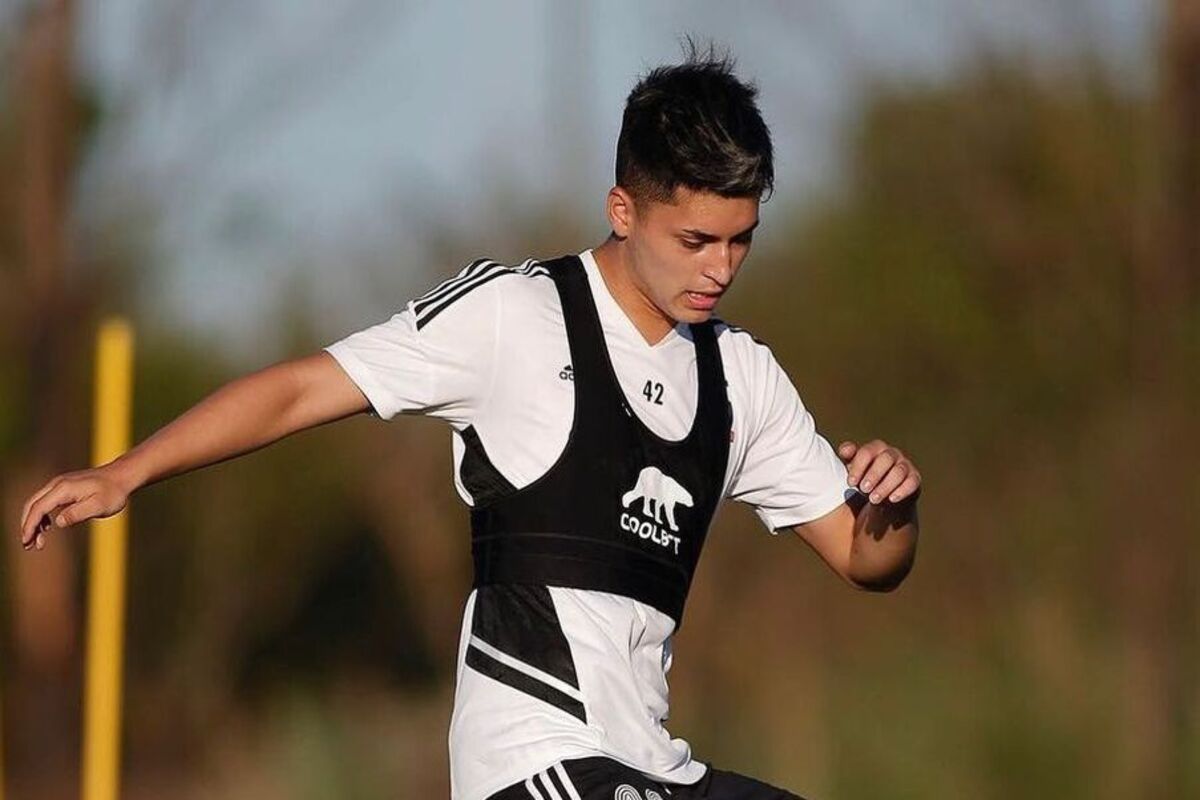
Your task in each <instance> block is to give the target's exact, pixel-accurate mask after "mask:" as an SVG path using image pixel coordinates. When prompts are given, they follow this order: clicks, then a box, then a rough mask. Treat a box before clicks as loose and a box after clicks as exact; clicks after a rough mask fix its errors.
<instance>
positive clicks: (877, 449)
mask: <svg viewBox="0 0 1200 800" xmlns="http://www.w3.org/2000/svg"><path fill="white" fill-rule="evenodd" d="M837 454H838V458H840V459H842V461H844V462H845V463H846V471H847V472H848V473H849V475H848V476H847V478H846V480H847V482H848V483H849V484H850V485H851V486H854V487H857V488H858V490H859V491H860V492H862V493H863V494H868V493H869V497H870V501H871V502H872V503H874V504H876V505H878V504H879V503H882V502H883V500H884V498H887V500H888V502H891V503H899V502H900V501H902V500H904V499H906V498H909V497H912V496H914V495H915V494H916V493H917V492H918V491H919V490H920V488H921V473H919V472H917V468H916V467H915V466H913V463H912V462H911V461H909V460H908V456H906V455H904V453H902V452H900V450H898V449H897V448H895V447H892V446H891V445H890V444H888V443H887V442H885V441H882V440H880V439H875V440H873V441H870V442H867V443H866V444H864V445H862V446H861V447H860V446H859V445H857V444H855V443H854V442H842V443H841V444H839V445H838V447H837ZM860 479H861V480H860Z"/></svg>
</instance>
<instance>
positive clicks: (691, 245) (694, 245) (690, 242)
mask: <svg viewBox="0 0 1200 800" xmlns="http://www.w3.org/2000/svg"><path fill="white" fill-rule="evenodd" d="M679 241H680V243H682V244H683V246H684V247H686V248H687V249H688V250H699V249H700V248H701V247H704V242H697V241H696V240H694V239H680V240H679Z"/></svg>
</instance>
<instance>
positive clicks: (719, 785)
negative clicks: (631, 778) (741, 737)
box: [667, 766, 804, 800]
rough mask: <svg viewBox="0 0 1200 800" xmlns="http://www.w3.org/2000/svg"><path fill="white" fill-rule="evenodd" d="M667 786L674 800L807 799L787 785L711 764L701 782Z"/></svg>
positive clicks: (671, 798) (671, 799)
mask: <svg viewBox="0 0 1200 800" xmlns="http://www.w3.org/2000/svg"><path fill="white" fill-rule="evenodd" d="M667 786H668V787H669V788H670V790H671V794H670V800H804V798H802V797H800V795H798V794H794V793H793V792H789V791H787V790H786V789H780V788H778V787H776V786H771V785H770V784H768V783H763V782H762V781H760V780H755V779H754V778H748V777H746V776H745V775H739V774H737V773H736V772H727V771H725V770H723V769H714V768H713V767H711V766H710V767H709V768H708V772H706V773H704V777H703V778H701V779H700V781H699V782H698V783H694V784H692V785H690V786H679V785H676V784H667Z"/></svg>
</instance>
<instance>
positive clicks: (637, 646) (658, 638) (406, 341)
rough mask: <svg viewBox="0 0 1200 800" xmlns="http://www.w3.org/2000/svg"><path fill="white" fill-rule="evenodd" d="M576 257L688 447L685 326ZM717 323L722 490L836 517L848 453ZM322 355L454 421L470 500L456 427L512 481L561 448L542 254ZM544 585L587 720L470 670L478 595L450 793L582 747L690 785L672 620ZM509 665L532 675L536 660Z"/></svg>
mask: <svg viewBox="0 0 1200 800" xmlns="http://www.w3.org/2000/svg"><path fill="white" fill-rule="evenodd" d="M579 255H580V260H581V261H582V262H583V265H584V269H585V272H586V273H587V277H588V284H589V286H590V288H591V290H592V297H593V300H594V301H595V304H596V309H597V312H598V313H599V317H600V323H601V328H602V330H603V333H604V340H605V345H606V346H607V348H608V351H609V355H610V358H611V361H612V364H613V369H614V371H615V373H616V375H617V378H618V381H619V383H620V386H621V389H622V391H623V392H624V394H625V397H626V398H627V401H628V402H629V406H630V408H631V409H632V410H633V411H634V413H636V414H638V416H639V417H640V418H641V419H642V421H643V422H645V423H646V425H647V426H648V427H649V428H650V429H651V430H652V431H653V432H654V433H656V434H657V435H659V436H660V437H662V438H665V439H682V438H683V437H684V436H686V435H687V432H688V430H689V429H690V428H691V426H692V420H693V417H694V415H695V412H696V403H697V379H696V354H695V349H694V346H693V344H692V341H691V339H690V338H689V336H688V335H687V334H688V330H687V326H686V325H684V324H680V325H677V326H676V327H675V328H674V329H673V330H671V331H670V332H669V333H668V334H667V335H666V336H665V337H664V338H663V339H662V340H660V341H659V342H657V343H656V344H654V345H650V344H648V343H647V342H646V340H645V339H644V338H643V337H642V335H641V333H640V332H639V331H638V330H637V328H636V327H635V326H634V324H633V322H632V321H631V320H630V319H629V318H628V317H627V316H626V315H625V313H624V311H622V310H621V308H620V306H618V305H617V302H616V300H615V299H614V298H613V297H612V295H611V293H610V292H609V291H608V287H607V285H606V283H605V282H604V278H603V276H602V275H601V273H600V270H599V268H598V267H597V265H596V261H595V259H594V258H593V256H592V253H591V251H590V250H586V251H584V252H583V253H580V254H579ZM717 333H718V344H719V348H720V352H721V358H722V363H723V365H724V370H725V377H726V381H727V383H728V395H729V401H730V405H731V407H732V423H733V428H732V441H731V443H730V449H729V463H728V467H727V469H726V474H725V482H724V492H723V494H724V496H725V497H729V498H732V499H733V500H736V501H739V502H744V503H748V504H750V505H751V506H752V507H753V508H754V510H755V512H756V513H757V514H758V516H759V518H760V519H761V520H762V522H763V524H764V525H765V526H766V528H767V530H768V531H771V532H774V531H775V530H777V529H779V528H782V527H786V526H790V525H795V524H799V523H802V522H807V521H809V520H813V519H816V518H818V517H821V516H823V515H825V514H827V513H829V512H830V511H832V510H833V509H834V508H836V507H837V506H838V505H839V504H841V503H842V502H844V500H845V499H846V498H847V497H849V496H850V495H852V494H853V493H854V491H855V490H854V489H852V488H850V487H849V486H848V485H847V483H846V470H845V467H844V466H843V464H842V462H841V460H840V459H839V458H838V457H837V454H836V453H835V452H834V451H833V448H832V447H830V445H829V443H828V442H827V441H826V440H825V439H824V438H823V437H822V436H820V435H819V434H818V433H817V431H816V427H815V424H814V421H813V418H812V415H811V414H810V413H809V412H808V411H807V410H806V409H805V407H804V405H803V403H802V402H801V400H800V397H799V395H798V394H797V392H796V389H795V387H794V386H793V385H792V383H791V381H790V380H789V379H788V376H787V375H786V373H785V372H784V371H783V369H782V368H781V367H780V366H779V364H778V363H777V362H776V361H775V358H774V356H773V354H772V353H771V351H770V349H769V348H768V347H767V346H766V345H764V344H762V343H760V342H758V341H757V340H755V339H754V338H753V337H752V336H751V335H750V334H749V333H747V332H745V331H743V330H741V329H739V328H736V327H730V326H728V325H726V324H725V323H719V324H718V326H717ZM325 349H326V350H327V351H328V352H329V353H330V354H331V355H332V356H333V357H334V358H335V359H336V360H337V361H338V363H339V364H341V366H342V367H343V368H344V369H345V371H346V373H347V374H348V375H349V376H350V378H351V379H352V380H353V381H354V382H355V383H356V384H357V385H358V386H359V388H360V389H361V390H362V392H363V394H364V395H366V397H367V399H368V400H369V401H370V403H371V406H372V408H373V411H374V413H375V414H377V415H378V416H379V417H380V418H381V419H391V418H392V417H393V416H395V415H396V414H405V413H407V414H425V415H430V416H435V417H439V418H441V419H444V420H446V421H447V422H449V423H450V425H451V428H452V429H453V430H454V435H453V449H454V463H455V475H454V477H455V485H456V487H457V489H458V492H459V494H460V495H461V496H462V498H463V500H464V501H465V502H466V503H468V504H471V503H472V498H471V495H470V492H468V491H467V489H466V488H465V487H464V485H463V481H462V478H461V475H460V470H461V465H462V458H463V453H464V446H463V441H462V438H461V437H460V435H459V432H460V431H462V430H464V429H466V428H467V427H468V426H471V427H473V428H474V430H475V432H476V434H477V435H478V436H479V440H480V443H481V444H482V445H483V448H484V450H485V451H486V452H487V455H488V457H489V458H490V460H491V462H492V463H493V464H494V466H495V467H496V468H497V469H498V470H499V471H500V473H502V474H503V475H504V477H505V478H507V479H508V481H509V482H510V483H511V484H512V485H513V486H515V487H516V488H521V487H524V486H526V485H528V484H530V483H532V482H533V481H534V480H536V479H537V478H539V477H540V476H541V475H543V474H544V473H545V472H546V471H547V470H548V469H549V468H550V467H551V466H552V465H553V464H554V462H555V460H556V459H557V458H558V456H559V454H560V453H561V452H562V450H563V448H564V447H565V445H566V442H567V436H568V434H569V432H570V430H571V424H572V415H573V409H574V386H575V384H574V381H573V375H572V373H571V367H570V361H571V356H570V350H569V347H568V345H567V337H566V328H565V325H564V321H563V314H562V307H561V304H560V301H559V297H558V292H557V290H556V288H555V285H554V282H553V280H552V279H551V278H550V277H549V276H548V275H547V274H546V270H545V269H544V268H543V267H541V266H540V265H539V264H538V263H537V262H535V261H527V262H525V263H524V264H523V265H521V266H519V267H505V266H502V265H498V264H495V263H494V262H490V261H483V262H476V263H475V264H473V265H471V266H469V267H467V268H466V269H464V270H463V271H462V272H460V273H459V274H458V275H457V276H455V277H454V278H451V279H450V280H448V281H446V282H444V283H443V284H441V285H439V286H438V287H435V288H434V289H432V290H431V291H430V292H428V293H426V294H425V295H423V296H422V297H420V298H417V299H416V300H414V301H412V302H410V303H409V304H408V305H407V307H406V308H405V309H404V310H403V311H401V312H400V313H398V314H396V315H395V316H393V317H392V318H391V319H389V320H387V321H386V322H383V323H381V324H378V325H375V326H373V327H370V328H367V329H365V330H362V331H359V332H357V333H354V334H351V335H350V336H348V337H346V338H345V339H342V340H341V341H338V342H336V343H334V344H332V345H330V346H329V347H327V348H325ZM550 591H551V596H552V598H553V602H554V605H555V610H556V612H557V614H558V616H559V620H560V623H561V625H562V628H563V631H564V633H565V635H566V637H567V639H568V641H569V642H570V646H571V652H572V654H573V655H574V657H575V660H576V668H577V671H578V673H579V675H578V678H579V684H580V685H579V689H578V693H579V694H580V695H581V697H580V698H579V699H580V700H582V701H583V703H584V705H585V706H586V707H587V708H588V712H589V713H588V721H587V723H586V724H584V723H581V722H580V721H579V720H577V719H574V718H573V717H569V716H568V715H565V714H562V713H559V712H558V711H557V709H553V708H551V707H545V704H544V703H540V701H537V700H536V699H533V698H530V697H529V696H527V695H522V694H521V693H519V692H516V691H514V690H512V689H509V688H508V687H506V686H503V685H501V684H497V683H495V682H494V681H492V680H491V679H490V678H487V677H485V676H482V675H480V674H478V673H476V672H475V671H474V670H472V669H470V668H468V667H466V666H465V664H464V658H463V655H464V653H465V651H466V648H467V645H468V644H469V643H470V642H471V639H472V637H471V635H470V631H471V620H472V612H473V604H474V600H475V594H476V593H475V592H472V593H471V596H470V597H468V600H467V605H466V611H465V614H464V621H463V633H462V640H461V646H460V652H459V659H458V686H457V690H456V693H455V709H454V716H453V718H452V721H451V731H450V761H451V785H452V797H454V798H455V800H482V798H485V797H487V796H488V795H489V794H491V793H492V792H494V791H496V790H498V789H500V788H503V787H505V786H507V785H509V784H511V783H513V782H514V781H516V780H519V779H522V778H524V777H528V776H529V775H532V774H533V773H535V772H538V771H540V770H542V769H545V768H546V767H548V766H549V765H550V764H552V763H554V762H555V761H557V760H559V759H562V758H572V757H581V756H588V755H605V756H608V757H610V758H614V759H616V760H618V761H622V762H624V763H627V764H629V765H630V766H632V767H634V768H636V769H639V770H641V771H643V772H645V773H647V774H649V775H651V776H652V777H654V778H656V779H658V780H663V781H667V782H675V783H694V782H695V781H697V780H699V779H700V778H701V777H702V776H703V774H704V771H705V767H704V765H703V764H701V763H700V762H698V761H695V760H693V759H692V757H691V752H690V748H689V747H688V745H687V743H686V742H685V741H683V740H682V739H672V738H671V737H670V736H669V735H668V734H667V732H666V730H665V729H664V728H663V725H662V722H663V720H665V719H666V716H667V685H666V672H667V670H668V669H669V668H670V662H671V655H670V640H671V634H672V633H673V631H674V622H673V621H672V620H671V619H670V617H668V616H667V615H665V614H663V613H662V612H660V611H658V610H657V609H655V608H653V607H651V606H648V605H645V604H643V603H640V602H638V601H636V600H633V599H630V598H627V597H622V596H618V595H612V594H606V593H603V592H593V591H586V590H580V589H566V588H561V587H552V588H551V590H550ZM616 643H621V645H620V646H617V645H616ZM501 655H502V654H501ZM510 660H511V659H510ZM614 665H620V668H619V669H614ZM510 666H513V667H514V668H517V669H523V670H524V671H525V672H526V673H529V674H532V673H530V670H531V669H532V667H529V666H528V665H522V664H520V663H517V664H512V665H510ZM535 677H539V678H546V677H547V676H545V675H535ZM566 688H569V687H566ZM593 700H594V701H595V702H593Z"/></svg>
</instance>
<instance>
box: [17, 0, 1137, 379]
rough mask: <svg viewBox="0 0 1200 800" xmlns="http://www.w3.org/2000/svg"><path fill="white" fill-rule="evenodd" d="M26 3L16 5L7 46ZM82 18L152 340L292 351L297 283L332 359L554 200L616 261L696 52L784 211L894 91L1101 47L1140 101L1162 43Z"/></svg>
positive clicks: (1026, 3)
mask: <svg viewBox="0 0 1200 800" xmlns="http://www.w3.org/2000/svg"><path fill="white" fill-rule="evenodd" d="M20 5H21V3H18V2H16V0H0V27H3V26H6V25H10V24H11V22H12V20H13V19H14V18H15V12H14V9H16V8H17V7H19V6H20ZM79 6H80V12H79V13H80V17H79V26H78V27H79V32H80V33H79V46H78V68H79V70H80V72H81V75H82V76H83V77H84V79H85V80H86V81H87V83H88V84H89V85H90V86H92V87H93V89H94V91H96V93H97V94H98V96H99V97H100V98H101V99H102V101H103V103H104V105H105V107H106V108H107V109H108V110H109V113H108V115H107V116H106V117H105V122H104V124H103V126H102V127H101V129H100V131H99V132H98V135H97V137H96V139H95V141H94V143H93V145H92V147H91V149H90V151H89V153H88V154H87V162H86V169H85V171H84V174H83V177H82V179H81V182H80V187H79V192H78V208H77V214H78V215H79V217H80V218H81V219H83V220H88V221H90V222H91V223H92V229H95V228H98V229H101V230H103V229H104V222H105V221H106V220H111V219H113V218H114V217H115V216H120V215H121V214H123V213H128V208H129V207H135V208H140V209H143V212H142V217H139V219H140V220H142V223H143V224H144V225H145V226H146V228H147V230H146V231H145V235H146V238H147V239H148V240H149V241H150V242H151V243H152V245H153V246H152V248H151V250H150V253H151V255H150V258H151V259H152V260H153V264H152V267H153V269H152V276H153V280H154V285H153V287H151V290H150V292H149V294H150V296H152V297H153V299H154V302H153V303H152V304H151V308H148V309H146V310H145V314H146V319H147V321H148V322H149V323H151V324H162V325H168V324H169V325H176V326H177V325H182V326H184V327H185V328H190V329H194V330H195V331H197V332H200V333H202V334H203V335H204V336H205V337H206V338H209V339H215V340H217V341H219V342H220V343H221V344H223V345H226V346H228V347H230V348H231V349H233V350H236V351H238V352H240V353H242V354H246V355H248V356H249V357H251V358H254V357H260V358H261V357H266V356H268V355H271V354H274V355H279V354H278V353H276V352H274V349H277V348H278V347H279V345H280V343H279V341H278V337H277V335H276V334H275V333H274V332H273V331H272V330H271V329H270V325H271V322H272V321H271V320H270V319H269V318H268V316H266V315H265V314H264V312H265V311H270V310H273V309H274V307H275V304H276V299H277V298H278V297H279V295H280V293H281V292H284V291H285V290H286V288H285V287H286V286H288V285H290V284H291V283H298V284H299V285H302V286H305V287H309V288H311V289H312V290H313V291H314V292H315V297H316V298H317V301H318V305H319V308H320V310H321V312H322V314H321V317H320V320H319V321H318V323H317V325H318V334H319V335H321V336H324V337H325V338H326V339H327V340H328V341H332V340H333V339H335V338H340V336H342V335H345V334H346V333H349V332H350V331H351V330H354V329H357V328H361V327H365V326H366V325H368V324H371V323H373V322H377V321H380V320H382V319H385V318H386V317H387V316H390V314H392V313H395V311H398V310H399V309H400V308H401V307H402V306H403V303H404V302H405V300H406V299H407V298H408V297H409V296H412V295H416V294H419V293H420V292H421V291H422V290H423V288H425V287H426V286H428V285H429V284H431V283H432V282H436V280H437V279H438V277H439V276H444V275H446V274H448V273H451V272H453V271H455V270H456V269H457V267H458V266H459V265H457V264H444V263H435V262H436V259H437V256H436V251H437V247H436V246H435V245H436V235H437V233H438V232H439V231H448V232H450V233H453V234H456V235H460V236H462V237H463V238H465V239H467V240H469V241H481V242H486V241H488V240H489V238H490V237H494V239H496V240H498V241H504V240H505V226H506V224H508V223H510V222H511V220H512V218H513V215H514V214H519V212H520V210H521V208H534V207H538V206H539V205H542V206H545V205H551V204H552V205H556V206H562V207H566V208H567V209H568V210H569V211H570V212H571V213H573V214H575V215H576V216H578V217H579V218H580V219H582V220H594V221H595V226H594V228H595V235H594V237H593V238H592V239H591V240H590V241H582V242H580V243H579V247H580V249H582V248H583V247H586V246H590V245H592V244H595V243H598V242H599V241H601V240H602V238H603V236H604V235H605V234H606V233H607V229H606V228H605V226H604V220H603V198H604V193H605V192H606V191H607V189H608V187H609V185H610V182H611V173H612V158H613V152H614V149H615V142H616V136H617V132H618V128H619V122H620V114H621V109H622V106H623V102H624V98H625V95H626V94H627V93H628V91H629V89H630V88H631V87H632V84H633V83H634V82H635V81H636V79H637V77H638V76H639V75H641V74H643V73H644V72H645V71H646V70H647V69H648V68H650V67H652V66H653V65H655V64H658V63H663V62H669V61H672V60H676V59H677V58H678V56H679V53H680V47H679V39H680V37H681V35H683V34H689V33H690V34H692V35H693V36H696V37H697V38H699V39H702V40H706V39H711V40H713V41H715V42H718V43H720V44H723V45H726V46H728V47H729V49H730V50H731V52H732V54H733V55H734V56H735V57H736V58H737V62H738V66H739V69H738V71H739V74H741V75H743V76H744V77H748V78H751V79H753V80H755V81H756V82H757V83H758V85H759V87H760V90H761V96H760V105H761V108H762V110H763V113H764V116H765V117H766V119H767V122H768V124H769V125H770V126H771V128H772V133H773V137H774V140H775V146H776V152H777V164H776V174H777V185H778V195H779V200H778V201H776V207H779V206H783V205H786V204H790V203H803V202H804V201H805V200H806V199H809V198H811V197H815V196H817V195H819V193H820V192H822V191H823V190H824V189H826V188H828V187H829V186H830V185H831V184H832V183H834V182H835V181H836V177H837V171H838V167H837V165H838V156H839V150H838V142H839V135H840V133H841V131H842V130H843V129H844V126H845V124H846V121H847V115H848V113H849V112H850V110H851V109H853V107H854V103H855V100H856V99H857V98H858V97H860V93H861V92H862V91H863V88H864V87H865V86H867V85H869V84H870V83H871V82H873V81H880V80H884V81H938V80H943V79H945V78H946V77H947V76H949V75H951V74H953V72H954V70H955V69H956V68H959V67H961V66H962V65H964V64H965V63H967V62H968V61H969V60H970V59H971V58H972V57H973V56H974V55H976V54H977V53H978V52H979V51H980V50H981V49H984V48H993V49H997V50H1000V51H1003V52H1005V53H1008V54H1011V55H1014V56H1015V57H1018V58H1022V59H1027V60H1029V61H1030V62H1032V63H1034V64H1045V65H1047V66H1052V65H1053V64H1055V63H1057V62H1059V61H1062V60H1064V59H1068V58H1069V55H1070V54H1071V53H1073V52H1078V50H1080V49H1082V48H1090V49H1093V50H1095V51H1097V52H1100V53H1102V54H1103V56H1104V58H1105V61H1106V62H1107V63H1109V64H1111V65H1112V66H1113V69H1114V71H1115V72H1117V73H1119V74H1121V75H1124V76H1129V79H1130V80H1134V81H1137V80H1140V79H1142V78H1143V77H1144V76H1143V73H1144V72H1145V71H1146V65H1145V64H1144V63H1143V61H1144V58H1145V52H1146V46H1147V42H1148V41H1149V40H1150V38H1151V37H1152V35H1153V32H1154V30H1153V29H1154V24H1155V17H1154V14H1153V8H1154V7H1153V4H1151V3H1150V2H1149V0H1140V1H1139V0H1006V2H1004V3H996V2H990V1H989V0H841V1H840V2H834V0H827V2H803V1H800V0H796V1H793V2H782V1H781V2H756V3H729V2H721V1H720V0H710V1H709V2H645V1H644V0H642V1H641V2H635V1H633V0H610V1H609V2H604V3H562V2H556V0H507V2H504V3H495V2H486V1H485V0H478V1H477V2H437V3H433V2H424V3H422V2H400V1H398V0H392V1H391V2H382V1H380V0H359V2H352V3H351V2H330V0H323V2H317V1H316V0H255V2H245V1H243V2H235V1H234V0H90V1H89V0H79ZM770 208H771V204H770V203H768V204H767V206H765V207H764V211H763V215H764V222H767V223H769V219H770V213H771V212H770ZM145 209H149V212H148V213H147V212H146V211H145ZM770 230H771V228H770V225H769V224H764V226H763V236H762V239H764V240H767V241H769V237H770V235H771V234H770ZM473 255H491V253H486V252H481V253H478V254H472V256H473ZM511 255H512V256H513V257H520V256H522V255H524V254H520V253H512V254H511ZM528 255H530V256H538V255H550V254H541V253H528ZM381 288H382V289H383V291H381Z"/></svg>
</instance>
